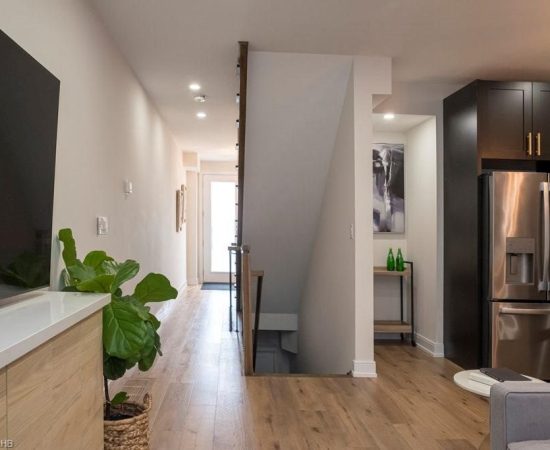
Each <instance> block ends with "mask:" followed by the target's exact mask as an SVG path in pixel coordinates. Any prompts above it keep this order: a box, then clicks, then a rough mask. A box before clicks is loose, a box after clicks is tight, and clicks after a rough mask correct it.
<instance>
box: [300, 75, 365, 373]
mask: <svg viewBox="0 0 550 450" xmlns="http://www.w3.org/2000/svg"><path fill="white" fill-rule="evenodd" d="M354 126H355V124H354V105H353V78H352V77H350V80H349V81H348V86H347V91H346V97H345V100H344V105H343V107H342V113H341V115H340V123H339V127H338V133H337V135H336V141H335V143H334V150H333V153H332V161H331V164H330V170H329V173H328V178H327V184H326V188H325V193H324V198H323V205H322V211H321V215H320V217H319V223H318V226H317V233H316V238H315V244H314V246H313V251H312V254H311V261H310V264H309V268H308V275H307V281H306V285H305V289H304V294H303V296H302V301H301V304H300V316H299V319H300V320H299V333H298V351H299V354H298V357H297V358H296V365H297V371H298V372H301V373H325V374H326V373H347V372H348V371H349V370H351V362H352V360H353V359H354V356H355V317H354V316H355V281H354V271H353V270H352V268H353V266H354V260H353V259H354V242H353V240H352V239H351V236H350V230H349V226H350V224H351V223H353V220H354V213H355V211H354V180H353V177H352V176H350V174H352V173H353V169H354V150H355V148H354ZM327 276H328V277H329V278H328V279H326V277H327ZM323 278H325V280H323Z"/></svg>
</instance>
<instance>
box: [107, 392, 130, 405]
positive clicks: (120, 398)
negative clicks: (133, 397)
mask: <svg viewBox="0 0 550 450" xmlns="http://www.w3.org/2000/svg"><path fill="white" fill-rule="evenodd" d="M129 398H130V397H129V396H128V394H127V393H126V392H124V391H121V392H119V393H118V394H116V395H115V396H114V397H113V398H112V399H111V405H120V404H121V403H124V402H125V401H126V400H128V399H129Z"/></svg>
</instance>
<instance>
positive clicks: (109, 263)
mask: <svg viewBox="0 0 550 450" xmlns="http://www.w3.org/2000/svg"><path fill="white" fill-rule="evenodd" d="M118 266H119V263H117V262H116V261H115V260H113V259H107V260H105V261H103V262H102V263H101V270H100V272H101V273H107V274H109V275H116V273H117V271H118Z"/></svg>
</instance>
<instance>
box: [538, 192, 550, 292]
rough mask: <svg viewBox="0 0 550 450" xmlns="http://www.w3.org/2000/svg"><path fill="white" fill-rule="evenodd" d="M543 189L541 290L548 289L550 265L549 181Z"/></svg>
mask: <svg viewBox="0 0 550 450" xmlns="http://www.w3.org/2000/svg"><path fill="white" fill-rule="evenodd" d="M540 190H541V191H542V228H543V229H542V238H543V243H542V246H540V247H539V248H542V270H541V272H542V273H541V275H542V276H541V277H539V280H540V281H539V292H542V291H547V290H548V266H549V265H550V198H549V197H550V193H549V191H548V183H547V182H542V183H540ZM539 261H540V260H539Z"/></svg>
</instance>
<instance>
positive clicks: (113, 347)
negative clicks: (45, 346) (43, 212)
mask: <svg viewBox="0 0 550 450" xmlns="http://www.w3.org/2000/svg"><path fill="white" fill-rule="evenodd" d="M59 240H60V241H61V242H62V243H63V252H62V256H63V261H64V263H65V270H64V272H63V278H64V284H65V288H64V290H66V291H78V292H98V293H106V294H110V295H111V302H110V303H109V304H108V305H106V306H105V307H104V308H103V378H104V386H105V387H104V391H105V408H104V421H105V449H126V448H149V447H148V439H149V419H148V411H149V408H150V400H149V395H146V396H145V398H144V402H143V404H139V403H135V402H129V401H128V395H127V394H126V392H119V393H117V394H116V395H114V396H113V397H111V395H110V393H109V380H116V379H118V378H120V377H122V376H123V375H124V373H125V372H126V371H127V370H128V369H131V368H132V367H134V366H136V365H137V366H138V368H139V370H141V371H147V370H149V369H150V368H151V366H152V365H153V363H154V361H155V358H156V356H157V355H162V352H161V342H160V336H159V334H158V329H159V327H160V321H159V320H158V319H157V318H156V317H155V315H154V314H153V313H152V312H151V308H150V307H149V306H148V303H151V302H163V301H166V300H170V299H174V298H176V297H177V295H178V291H177V290H176V289H175V288H174V287H172V285H171V284H170V281H169V280H168V278H166V277H165V276H164V275H161V274H158V273H149V274H148V275H146V276H145V277H144V278H143V279H142V280H141V281H140V282H139V283H137V285H136V287H135V289H134V292H133V293H132V294H128V293H125V292H124V291H123V284H124V283H126V282H127V281H130V280H131V279H133V278H134V277H135V276H136V275H137V274H138V272H139V263H138V262H136V261H133V260H126V261H124V262H117V261H115V260H114V259H113V258H112V257H110V256H109V255H107V254H106V253H105V252H104V251H102V250H94V251H91V252H90V253H88V254H87V255H86V257H85V258H84V259H83V260H82V261H81V260H80V259H78V258H77V252H76V244H75V240H74V238H73V233H72V231H71V230H70V229H69V228H65V229H62V230H60V231H59Z"/></svg>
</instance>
